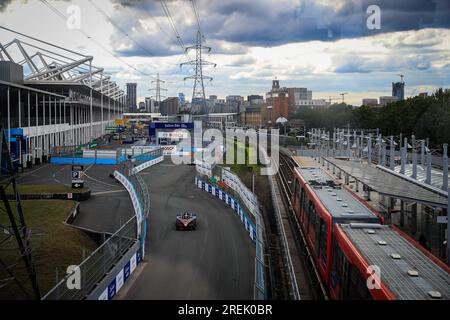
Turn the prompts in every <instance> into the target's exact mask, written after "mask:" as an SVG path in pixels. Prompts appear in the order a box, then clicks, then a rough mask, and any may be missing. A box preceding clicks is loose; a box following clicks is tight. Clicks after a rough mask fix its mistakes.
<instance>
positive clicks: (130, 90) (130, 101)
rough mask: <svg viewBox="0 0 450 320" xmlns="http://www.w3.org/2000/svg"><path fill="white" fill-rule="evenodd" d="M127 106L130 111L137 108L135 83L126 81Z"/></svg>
mask: <svg viewBox="0 0 450 320" xmlns="http://www.w3.org/2000/svg"><path fill="white" fill-rule="evenodd" d="M127 107H128V109H129V110H130V111H131V112H135V111H136V110H137V83H127Z"/></svg>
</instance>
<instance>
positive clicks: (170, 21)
mask: <svg viewBox="0 0 450 320" xmlns="http://www.w3.org/2000/svg"><path fill="white" fill-rule="evenodd" d="M159 2H160V3H161V7H162V9H163V11H164V14H165V15H166V18H167V20H168V21H169V25H170V27H171V28H172V31H173V32H174V34H175V37H176V38H177V42H178V44H179V45H180V47H181V48H182V49H183V52H184V51H186V47H185V46H184V42H183V39H182V38H181V35H180V33H179V32H178V29H177V26H176V25H175V22H174V20H173V18H172V15H171V14H170V10H169V7H167V4H166V2H165V0H160V1H159Z"/></svg>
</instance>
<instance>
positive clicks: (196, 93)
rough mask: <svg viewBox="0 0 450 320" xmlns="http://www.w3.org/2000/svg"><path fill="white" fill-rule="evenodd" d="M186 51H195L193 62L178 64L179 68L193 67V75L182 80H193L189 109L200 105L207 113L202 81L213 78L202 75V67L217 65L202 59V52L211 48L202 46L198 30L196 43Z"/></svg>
mask: <svg viewBox="0 0 450 320" xmlns="http://www.w3.org/2000/svg"><path fill="white" fill-rule="evenodd" d="M188 50H195V60H191V61H188V62H183V63H181V64H180V67H183V65H191V66H195V75H192V76H189V77H186V78H184V80H187V79H193V80H194V90H193V92H192V101H191V108H192V106H194V105H200V106H202V107H203V108H204V110H206V113H208V110H207V109H206V96H205V86H204V83H203V80H204V79H206V80H210V81H212V80H213V78H212V77H208V76H205V75H203V66H213V67H214V68H215V67H216V66H217V64H215V63H212V62H208V61H205V60H203V59H202V51H203V50H207V52H210V51H211V48H210V47H207V46H204V45H203V44H202V34H201V32H200V29H199V30H198V31H197V43H196V44H195V45H194V46H190V47H186V52H187V51H188ZM199 100H200V101H199Z"/></svg>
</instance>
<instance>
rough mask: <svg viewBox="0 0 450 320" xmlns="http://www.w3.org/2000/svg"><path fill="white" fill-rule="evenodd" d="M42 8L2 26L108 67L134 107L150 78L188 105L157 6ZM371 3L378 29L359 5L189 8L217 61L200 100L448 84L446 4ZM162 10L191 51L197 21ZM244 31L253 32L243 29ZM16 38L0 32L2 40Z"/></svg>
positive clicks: (0, 8) (15, 7)
mask: <svg viewBox="0 0 450 320" xmlns="http://www.w3.org/2000/svg"><path fill="white" fill-rule="evenodd" d="M394 2H395V1H394ZM48 3H50V4H51V6H53V7H54V8H56V12H59V13H60V14H59V15H58V14H57V13H55V10H53V11H52V10H51V9H50V7H49V6H46V5H44V4H43V2H41V1H28V2H23V1H0V19H1V21H2V24H1V25H2V26H5V27H8V28H12V29H14V30H17V31H19V32H23V33H25V34H27V35H31V36H36V37H38V38H40V39H42V40H45V41H49V42H52V43H55V44H58V45H60V46H63V47H65V48H68V49H71V50H75V51H79V52H81V53H83V54H86V55H92V56H94V64H95V65H96V66H100V67H104V68H105V69H108V70H112V72H113V79H114V80H115V81H117V83H118V84H119V85H120V86H121V87H122V88H125V84H126V83H128V82H136V83H137V84H138V94H137V96H138V101H144V99H145V97H146V96H149V94H148V92H147V90H148V89H149V88H151V87H152V85H151V81H153V80H154V78H153V77H154V76H156V73H157V72H159V73H160V74H161V78H162V79H164V80H166V81H167V82H166V87H167V89H168V90H169V92H168V96H178V93H180V92H182V93H184V94H185V95H186V98H187V100H190V99H191V96H192V84H191V83H190V82H188V81H186V82H184V81H183V80H182V79H183V78H184V77H185V76H187V75H190V74H191V73H192V70H190V69H189V68H186V69H183V70H181V69H180V68H179V64H180V63H181V62H183V61H185V60H186V56H185V55H184V54H183V52H182V50H181V47H180V46H178V45H177V43H176V40H175V36H174V34H173V32H172V30H171V27H170V25H169V24H168V22H167V18H166V16H165V15H164V13H163V10H162V9H161V6H160V5H159V3H158V2H153V1H140V2H130V1H119V0H101V1H95V4H94V2H93V1H81V0H72V1H48ZM350 3H351V4H352V6H350ZM374 4H378V5H379V6H380V8H381V26H380V27H381V29H379V30H369V29H367V28H366V26H365V22H366V19H367V14H366V10H365V9H366V8H367V7H368V2H367V1H344V0H342V1H316V2H312V1H282V3H278V2H277V3H276V4H275V3H273V2H266V1H263V2H261V1H259V2H255V1H246V2H245V3H242V2H236V1H228V2H227V3H226V4H221V3H219V2H218V1H198V7H199V15H200V17H201V20H200V23H201V27H202V31H203V34H204V36H205V39H206V44H207V45H208V46H211V47H212V48H213V50H212V52H211V56H210V57H208V58H207V59H208V60H210V61H214V62H215V63H217V64H218V66H217V68H216V69H213V68H211V70H208V74H210V75H211V76H213V77H214V81H213V82H211V83H209V82H208V81H206V82H205V86H206V88H205V89H206V96H209V95H217V96H219V97H221V98H224V97H225V96H227V95H236V94H237V95H241V96H247V95H250V94H264V93H265V92H266V91H267V90H268V89H269V88H270V85H271V81H272V80H273V79H274V78H275V77H277V78H278V79H279V80H280V81H281V82H282V85H283V86H285V87H306V88H309V89H311V90H313V92H314V98H322V99H328V97H330V96H331V97H333V98H336V97H339V93H341V92H349V94H348V95H347V96H346V101H347V102H349V103H351V104H354V105H360V104H361V101H362V99H363V98H378V97H380V96H389V95H390V94H391V83H392V82H397V81H399V80H400V78H399V76H398V74H404V75H405V83H406V86H405V97H409V96H411V95H417V94H419V93H420V92H422V91H428V92H431V91H434V90H435V89H437V88H439V87H448V86H449V85H450V76H449V72H448V71H449V70H450V54H449V53H448V52H449V43H450V30H449V22H448V21H446V19H445V16H446V15H448V13H449V11H450V5H449V4H448V2H445V1H434V2H433V3H431V2H430V1H420V0H419V1H410V2H408V5H405V4H400V3H398V4H397V5H398V6H397V7H396V6H395V5H394V4H389V3H387V2H385V1H374ZM432 4H433V5H432ZM72 5H75V6H78V7H79V8H80V10H81V11H80V13H81V16H80V17H81V20H80V27H81V30H77V29H73V30H70V29H68V28H67V26H66V22H67V21H64V18H63V17H62V16H61V13H62V14H64V15H66V16H67V17H69V16H70V10H69V11H68V9H69V8H70V6H72ZM427 6H430V8H429V10H428V9H427V8H428V7H427ZM168 8H169V9H171V14H172V17H173V19H174V22H175V25H176V26H177V28H178V30H179V31H180V35H181V38H182V39H183V42H184V45H185V46H188V45H191V44H192V43H193V42H194V38H195V29H196V28H197V23H196V21H195V18H194V15H193V14H192V12H190V11H189V10H191V8H190V6H189V3H187V2H182V1H181V2H180V1H171V2H168ZM176 8H180V10H176ZM37 12H38V13H39V14H40V15H41V16H42V17H45V19H42V21H41V23H39V24H38V25H31V24H22V23H20V22H21V21H26V20H29V19H31V17H34V16H35V15H36V13H37ZM323 13H326V14H327V15H326V17H327V19H325V18H323V17H322V15H323ZM396 14H397V16H396ZM418 15H420V17H419V16H418ZM131 16H132V17H135V19H130V17H131ZM394 17H396V18H395V19H394ZM418 18H419V19H418ZM281 21H283V23H282V24H281ZM308 21H309V25H310V26H309V27H305V23H306V22H308ZM417 21H421V22H420V23H418V22H417ZM246 24H250V25H252V27H248V28H243V27H242V26H243V25H246ZM253 26H254V27H253ZM50 30H51V31H52V32H51V33H50V32H49V31H50ZM122 31H123V32H122ZM125 33H126V34H128V35H129V36H126V35H125ZM86 35H88V36H89V37H90V38H88V37H87V36H86ZM15 36H16V35H14V34H12V33H9V32H6V31H3V30H2V31H1V32H0V37H1V39H2V40H4V41H10V40H12V39H13V38H14V37H15ZM111 53H112V54H114V55H116V58H115V57H113V56H112V55H111ZM130 66H133V67H134V68H135V69H137V70H139V71H140V72H141V73H140V72H138V71H136V70H134V69H133V68H131V67H130ZM142 72H143V73H145V75H144V74H142ZM152 76H153V77H152Z"/></svg>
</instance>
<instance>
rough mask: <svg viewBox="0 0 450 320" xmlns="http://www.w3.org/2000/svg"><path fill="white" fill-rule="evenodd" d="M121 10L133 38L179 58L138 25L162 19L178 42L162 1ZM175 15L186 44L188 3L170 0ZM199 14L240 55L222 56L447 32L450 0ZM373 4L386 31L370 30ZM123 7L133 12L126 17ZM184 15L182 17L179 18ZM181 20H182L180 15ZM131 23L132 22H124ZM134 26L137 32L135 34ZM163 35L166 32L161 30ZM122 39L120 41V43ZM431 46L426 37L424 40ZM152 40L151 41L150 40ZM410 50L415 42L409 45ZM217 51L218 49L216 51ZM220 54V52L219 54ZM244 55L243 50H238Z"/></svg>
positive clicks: (217, 4)
mask: <svg viewBox="0 0 450 320" xmlns="http://www.w3.org/2000/svg"><path fill="white" fill-rule="evenodd" d="M112 2H113V3H114V4H115V5H116V7H117V10H116V13H115V15H114V16H115V18H117V19H120V20H121V21H122V22H121V23H123V24H124V25H126V26H127V30H129V31H130V32H131V34H132V35H133V37H136V38H138V39H139V40H144V39H145V38H147V39H148V41H150V37H151V39H154V41H155V42H158V43H157V44H155V45H154V46H155V48H154V51H155V54H156V55H172V54H178V53H179V49H178V51H177V49H176V48H174V47H173V46H171V45H170V42H171V41H167V40H166V39H164V37H167V36H166V35H164V34H158V33H155V34H146V33H145V32H143V31H142V28H140V27H139V25H138V24H139V23H138V19H139V18H140V17H141V18H144V17H148V14H149V13H150V14H151V15H152V16H153V17H159V18H162V20H163V22H162V24H163V26H162V27H163V28H164V29H165V30H166V31H167V33H169V34H170V36H171V37H172V42H173V40H174V37H175V36H174V35H173V34H172V30H171V29H170V27H169V25H168V24H167V21H165V16H164V13H163V11H162V9H161V5H160V2H159V1H157V0H150V1H149V0H147V1H139V0H112ZM166 2H167V4H168V6H169V8H170V9H171V12H172V16H173V17H174V20H175V23H176V25H177V28H178V30H179V32H180V33H181V35H182V38H183V40H184V41H185V43H187V44H191V43H193V42H194V41H195V34H196V24H195V23H194V24H192V23H191V24H189V23H188V22H187V19H186V15H191V14H192V15H193V13H192V10H191V8H190V6H189V2H186V1H181V0H172V1H167V0H166ZM197 4H198V8H199V14H200V18H201V24H202V28H203V32H204V34H205V36H206V38H207V39H208V40H209V41H211V42H214V41H216V42H217V43H218V42H220V41H222V42H223V41H225V42H228V43H232V44H239V45H241V47H240V48H239V50H238V51H236V52H235V51H234V50H231V52H230V50H229V49H228V52H227V51H226V50H225V48H224V47H219V48H218V49H219V50H220V51H222V52H223V53H227V54H230V53H242V47H247V46H273V45H281V44H286V43H291V42H301V41H311V40H321V41H335V40H338V39H342V38H354V37H364V36H371V35H375V34H380V33H386V32H393V31H406V30H418V29H422V28H425V27H433V28H448V27H449V26H450V2H449V1H447V0H409V1H402V0H341V1H331V0H330V1H329V2H328V3H325V2H316V1H313V0H301V1H298V2H297V1H295V2H294V1H283V0H280V1H278V0H277V1H275V0H245V1H242V0H227V1H220V0H198V1H197ZM369 5H378V6H379V7H380V9H381V29H380V30H369V29H367V27H366V20H367V17H368V14H367V13H366V10H367V7H368V6H369ZM123 8H127V9H128V10H130V12H132V13H133V17H130V16H129V15H126V16H124V15H125V13H124V12H123V10H121V9H123ZM179 11H182V12H183V14H181V15H177V13H179ZM176 16H178V17H179V19H176V18H175V17H176ZM125 20H127V21H125ZM132 27H134V28H135V29H136V31H131V28H132ZM160 33H161V32H160ZM115 40H117V39H115ZM419 40H420V42H421V43H422V44H423V45H426V41H425V40H424V39H419ZM148 41H147V42H148ZM409 45H411V46H413V45H414V43H411V44H409ZM215 49H217V48H215ZM141 51H142V50H139V48H136V47H135V46H133V44H130V46H129V48H128V49H127V50H126V51H125V52H121V53H123V54H125V55H141V54H142V52H141ZM220 51H219V52H220ZM239 51H240V52H239Z"/></svg>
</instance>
